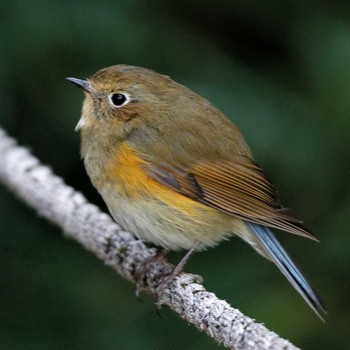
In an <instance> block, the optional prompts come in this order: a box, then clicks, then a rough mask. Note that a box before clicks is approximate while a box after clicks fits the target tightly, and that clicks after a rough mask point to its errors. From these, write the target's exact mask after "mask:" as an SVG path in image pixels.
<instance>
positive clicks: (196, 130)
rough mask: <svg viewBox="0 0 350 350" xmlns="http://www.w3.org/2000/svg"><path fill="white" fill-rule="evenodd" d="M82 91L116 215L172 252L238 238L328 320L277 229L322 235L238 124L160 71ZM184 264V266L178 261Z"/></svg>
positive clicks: (129, 74) (140, 71) (89, 163)
mask: <svg viewBox="0 0 350 350" xmlns="http://www.w3.org/2000/svg"><path fill="white" fill-rule="evenodd" d="M66 79H67V80H68V81H70V82H71V83H73V84H74V85H76V86H78V87H79V88H81V89H83V91H84V94H85V99H84V102H83V107H82V113H81V118H80V120H79V122H78V124H77V126H76V130H77V131H80V134H81V156H82V158H83V160H84V165H85V168H86V171H87V174H88V176H89V177H90V179H91V182H92V184H93V186H94V187H95V188H96V189H97V191H98V192H99V193H100V195H101V196H102V198H103V200H104V201H105V203H106V205H107V207H108V209H109V211H110V213H111V215H112V217H113V218H114V219H115V220H116V222H118V223H119V224H120V225H121V226H122V227H123V228H124V229H126V230H128V231H130V232H131V233H133V234H134V235H136V236H137V237H138V238H139V239H142V240H144V241H146V242H150V243H152V244H155V245H157V246H159V247H161V248H162V249H164V250H166V251H179V250H183V249H185V250H188V253H187V254H186V257H185V258H184V259H183V260H182V264H181V263H180V264H181V268H178V270H177V271H179V270H180V269H182V268H183V266H184V264H185V263H186V261H187V259H188V257H189V256H190V255H191V254H192V252H194V251H201V250H205V249H207V248H208V247H214V246H216V245H217V244H218V243H219V242H220V241H222V240H224V239H227V238H229V237H232V236H238V237H240V238H242V239H243V240H244V241H245V242H247V243H248V244H250V245H251V246H252V247H253V248H254V249H255V250H256V251H257V252H258V253H259V254H260V255H262V256H263V257H265V258H266V259H268V260H270V261H272V262H273V263H275V265H276V266H277V267H278V268H279V270H280V271H281V272H282V274H283V275H284V276H285V277H286V278H287V280H288V281H289V282H290V283H291V284H292V286H293V287H294V288H295V289H296V290H297V292H298V293H299V294H300V295H301V296H302V298H303V299H304V300H305V301H306V303H307V304H308V305H309V306H310V308H311V309H312V310H313V311H314V312H315V313H316V315H317V316H319V317H320V318H321V319H322V320H323V319H324V316H325V315H326V313H327V310H326V308H325V306H324V303H323V301H322V300H321V298H320V297H319V296H318V295H317V293H316V292H315V290H314V289H313V288H312V286H311V284H310V283H309V281H308V280H307V278H306V277H305V276H304V274H303V273H302V272H301V270H300V269H299V268H298V267H297V266H296V264H295V263H294V262H293V260H292V259H291V258H290V256H289V255H288V253H287V252H286V250H285V249H284V248H283V247H282V245H281V244H280V243H279V241H278V240H277V238H276V236H275V234H274V233H273V231H272V230H273V229H278V230H283V231H286V232H289V233H292V234H296V235H299V236H303V237H307V238H310V239H313V240H317V238H316V236H315V235H313V234H312V233H311V232H310V231H309V230H308V229H306V228H305V227H304V226H303V222H302V221H301V220H300V219H299V218H298V217H297V216H296V215H295V214H294V212H293V211H292V210H291V209H289V208H285V207H283V206H282V205H281V203H280V201H279V198H278V194H277V192H276V189H275V187H274V185H273V184H272V182H271V181H270V180H269V178H268V177H267V176H266V175H265V173H264V171H263V170H262V168H261V167H260V166H259V165H258V164H257V163H256V162H255V160H254V158H253V155H252V152H251V150H250V148H249V146H248V145H247V143H246V141H245V139H244V137H243V136H242V134H241V132H240V130H239V129H238V128H237V127H236V126H235V125H234V124H233V123H232V122H231V121H230V120H229V119H228V118H227V117H226V116H225V115H224V114H223V113H222V112H221V111H220V110H219V109H218V108H216V107H215V106H214V105H213V104H212V103H210V102H209V101H208V100H207V99H205V98H203V97H201V96H200V95H198V94H197V93H195V92H194V91H192V90H190V89H189V88H187V87H186V86H184V85H182V84H179V83H177V82H175V81H174V80H172V79H171V78H170V77H169V76H167V75H162V74H160V73H157V72H156V71H154V70H151V69H147V68H143V67H137V66H131V65H126V64H118V65H114V66H110V67H106V68H103V69H100V70H99V71H97V72H96V73H95V74H94V75H92V76H91V77H90V78H88V79H78V78H72V77H70V78H66ZM180 264H179V265H180Z"/></svg>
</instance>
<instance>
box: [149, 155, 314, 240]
mask: <svg viewBox="0 0 350 350" xmlns="http://www.w3.org/2000/svg"><path fill="white" fill-rule="evenodd" d="M144 166H145V170H146V172H147V173H148V175H149V176H151V177H152V178H153V179H154V180H156V181H157V182H159V183H161V184H163V185H165V186H167V187H170V188H171V189H173V190H175V191H177V192H179V193H181V194H183V195H185V196H187V197H190V198H192V199H194V200H196V201H198V202H200V203H203V204H205V205H208V206H210V207H212V208H216V209H218V210H221V211H223V212H225V213H227V214H230V215H232V216H235V217H239V218H241V219H244V220H247V221H250V222H253V223H257V224H261V225H265V226H269V227H273V228H277V229H280V230H284V231H288V232H290V233H294V234H297V235H301V236H305V237H308V238H312V239H317V238H316V237H315V236H314V235H313V234H311V232H309V231H308V230H307V229H305V228H304V227H303V226H302V221H301V220H299V219H298V218H297V217H296V216H294V214H293V213H292V211H291V210H290V209H287V208H283V207H282V206H281V204H280V203H279V201H278V197H277V193H276V190H275V188H274V186H273V185H272V183H271V181H270V180H269V179H268V178H267V177H266V176H265V174H264V172H263V171H262V169H261V168H260V167H259V166H258V165H257V164H256V163H255V162H254V161H253V160H252V159H250V158H249V157H245V156H237V157H235V159H234V160H230V161H227V160H224V161H217V162H199V163H197V164H195V165H194V166H193V167H192V168H189V169H184V168H183V167H182V166H180V165H177V164H175V165H174V164H171V165H170V164H167V163H164V162H157V161H154V160H151V161H148V162H147V163H146V164H145V165H144Z"/></svg>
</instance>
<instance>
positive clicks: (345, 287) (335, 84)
mask: <svg viewBox="0 0 350 350" xmlns="http://www.w3.org/2000/svg"><path fill="white" fill-rule="evenodd" d="M118 63H128V64H133V65H140V66H144V67H148V68H152V69H155V70H157V71H159V72H161V73H164V74H167V75H170V76H171V77H172V78H174V79H175V80H176V81H178V82H181V83H183V84H185V85H187V86H189V87H190V88H192V89H193V90H195V91H196V92H198V93H200V94H201V95H204V96H205V97H207V98H208V99H209V100H211V101H212V102H213V103H214V104H215V105H217V106H218V107H219V108H220V109H222V110H223V111H224V112H225V113H226V115H227V116H229V117H230V118H231V119H232V120H233V121H234V122H235V124H236V125H238V126H239V128H240V129H241V130H242V132H243V133H244V135H245V137H246V139H247V141H248V143H249V144H250V146H251V148H252V150H253V152H254V154H255V157H256V160H257V161H258V163H260V164H261V165H262V167H263V168H264V170H265V172H266V173H267V174H268V175H269V177H270V178H271V179H272V180H273V182H274V183H275V185H276V187H277V188H278V189H279V192H280V194H281V199H282V202H283V203H284V204H285V205H286V206H290V207H292V208H294V209H295V211H296V212H297V213H298V214H299V215H300V216H301V217H302V218H303V219H304V221H305V224H306V226H307V227H309V228H310V229H311V230H312V231H313V232H315V233H316V234H317V235H318V237H319V238H320V239H321V243H319V244H317V243H314V242H312V241H309V240H306V239H302V238H300V237H295V236H292V235H287V234H283V233H280V234H279V237H280V239H281V240H282V241H283V243H284V245H285V246H286V247H287V249H288V250H289V251H290V252H291V253H292V256H293V257H294V258H295V260H296V261H297V262H298V264H299V265H300V266H301V267H302V269H303V270H304V272H305V273H306V275H307V276H309V278H310V280H311V281H312V283H313V285H314V286H315V288H316V289H317V291H318V292H319V294H320V295H322V297H323V299H324V300H325V302H326V304H327V306H328V308H329V310H330V313H329V316H328V317H327V322H326V324H323V323H322V322H321V321H320V320H319V319H318V318H317V317H316V316H315V315H314V314H313V313H312V311H311V310H310V309H309V308H308V307H307V305H306V304H305V303H304V301H303V300H302V299H301V298H300V297H299V296H298V295H297V293H296V292H295V291H294V290H293V289H292V287H291V286H290V285H289V284H288V282H287V281H286V280H285V279H284V278H283V276H282V275H281V274H280V273H279V271H278V270H277V268H275V267H274V266H273V265H272V264H270V263H268V262H267V261H265V260H263V259H262V258H261V257H260V256H258V254H256V253H255V252H254V251H253V250H252V249H251V248H250V247H248V246H247V245H246V244H245V243H243V242H241V241H240V240H239V239H232V240H231V241H229V242H224V243H222V244H221V245H220V246H219V247H217V248H216V249H210V250H209V251H207V252H205V253H200V254H197V255H195V256H194V257H193V258H192V260H191V261H190V263H189V264H188V266H187V271H191V272H195V273H198V274H201V275H203V276H204V279H205V283H206V287H207V288H208V289H209V290H212V291H214V292H215V293H216V294H217V295H218V296H219V297H221V298H223V299H226V300H227V301H229V302H230V303H232V304H233V305H234V306H236V307H238V308H239V309H241V310H242V311H243V312H244V313H246V314H247V315H249V316H251V317H253V318H255V319H257V320H258V321H259V322H263V323H265V324H266V325H267V326H268V327H269V328H270V329H272V330H274V331H276V332H277V333H279V334H280V335H281V336H283V337H285V338H288V339H290V340H291V341H292V342H293V343H295V344H296V345H298V346H299V347H301V348H303V349H350V322H349V312H350V308H349V304H350V283H349V277H350V275H349V266H350V264H349V262H350V254H349V225H348V220H349V216H350V184H349V168H350V165H349V160H350V133H349V131H350V4H349V2H348V1H326V0H319V1H301V0H299V1H298V0H290V1H280V0H265V1H259V0H255V1H254V0H240V1H238V0H220V1H215V2H214V1H212V2H209V1H201V2H198V1H194V0H179V1H168V2H166V1H159V0H158V1H157V0H156V1H146V0H143V1H142V0H139V1H136V0H134V1H123V2H121V1H115V0H114V1H112V0H110V1H108V0H104V1H58V0H57V1H54V0H50V1H18V0H17V1H11V2H5V1H2V2H1V4H0V81H1V83H0V89H1V93H0V106H1V113H0V126H1V127H4V128H5V129H6V130H7V132H8V133H9V134H10V135H12V136H14V137H15V138H17V140H18V141H19V143H20V144H22V145H27V146H28V147H30V148H31V149H32V151H33V153H34V154H35V155H36V156H38V157H39V159H41V161H42V162H43V163H45V164H49V165H50V166H52V168H53V170H54V172H55V173H57V174H58V175H60V176H62V177H63V178H64V179H65V181H66V182H67V183H68V184H69V185H72V186H74V187H75V188H76V189H78V190H80V191H82V192H83V193H84V194H85V195H86V196H87V197H88V198H89V200H91V201H92V202H94V203H97V204H98V205H100V206H101V207H102V208H104V204H103V203H102V201H101V199H100V198H99V196H98V195H97V194H96V192H95V190H94V189H93V188H92V186H91V185H90V182H89V180H88V178H87V176H86V174H85V171H84V168H83V164H82V162H81V161H80V158H79V135H78V134H76V133H75V132H74V131H73V130H74V127H75V125H76V123H77V121H78V119H79V114H80V106H81V103H82V98H83V96H82V93H81V91H79V90H78V89H75V88H74V87H72V86H71V85H70V84H68V83H67V82H66V81H65V80H64V78H65V77H67V76H74V77H80V78H85V77H88V76H90V75H91V74H93V73H94V72H95V71H97V70H98V69H100V68H102V67H105V66H108V65H114V64H118ZM0 217H1V220H0V348H1V349H38V350H39V349H183V350H185V349H186V350H187V349H217V345H216V344H215V343H214V342H213V341H212V340H211V339H210V338H208V337H207V336H206V335H204V334H201V333H199V332H198V331H197V330H195V329H194V327H192V326H189V325H187V324H186V323H185V322H184V321H182V320H180V319H179V317H178V316H176V315H174V314H173V313H172V312H170V311H169V310H166V309H164V310H163V313H164V314H165V317H164V318H160V317H158V316H157V315H156V313H155V311H154V304H153V301H152V300H151V299H150V298H148V297H147V296H144V301H145V302H144V303H139V302H138V301H137V300H136V299H135V297H134V287H133V286H132V285H131V284H129V283H128V282H127V281H125V280H123V279H121V278H120V277H118V276H116V275H115V274H114V272H113V271H111V270H110V269H109V268H107V267H105V266H103V264H102V263H101V262H100V261H98V260H97V259H96V258H95V257H94V256H93V255H91V254H90V253H88V252H86V251H84V249H83V248H81V247H80V246H78V245H77V244H76V243H74V242H73V241H70V240H67V239H65V238H64V236H63V235H62V232H61V231H60V230H59V229H57V228H56V227H54V226H52V225H50V224H49V223H47V222H46V221H45V220H43V219H41V218H38V217H37V216H36V214H35V213H34V212H33V211H32V210H31V209H29V208H27V207H26V206H25V205H24V204H22V203H21V202H19V201H18V200H17V199H16V198H15V197H14V196H13V195H12V193H11V192H9V191H8V190H7V189H5V188H4V187H3V186H1V187H0ZM181 256H182V254H173V255H171V256H170V259H171V260H172V261H174V262H176V261H178V260H179V259H180V257H181Z"/></svg>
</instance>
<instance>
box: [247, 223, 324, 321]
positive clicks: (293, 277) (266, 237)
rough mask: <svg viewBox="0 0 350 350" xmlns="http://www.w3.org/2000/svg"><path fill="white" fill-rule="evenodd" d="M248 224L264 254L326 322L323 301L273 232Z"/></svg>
mask: <svg viewBox="0 0 350 350" xmlns="http://www.w3.org/2000/svg"><path fill="white" fill-rule="evenodd" d="M246 224H247V225H248V227H249V228H250V230H251V232H252V233H253V235H254V237H255V238H256V239H257V241H258V243H259V246H260V247H261V248H262V249H263V251H264V253H266V255H267V256H268V257H269V258H270V259H271V260H272V261H273V262H274V263H275V264H276V265H277V267H278V268H279V269H280V270H281V272H282V273H283V274H284V276H285V277H286V278H287V279H288V281H289V282H290V283H291V284H292V286H293V287H294V288H295V289H296V290H297V291H298V293H299V294H300V295H301V296H302V297H303V298H304V300H305V301H306V302H307V303H308V305H309V306H310V307H311V309H312V310H313V311H314V312H315V313H316V315H317V316H318V317H319V318H320V319H321V320H322V321H324V316H325V314H326V313H327V310H326V308H325V306H324V304H323V302H322V300H321V299H320V297H319V296H318V295H317V294H316V292H315V291H314V290H313V288H312V287H311V285H310V283H309V282H308V280H307V279H306V278H305V277H304V275H303V274H302V272H301V271H300V270H299V269H298V267H297V266H296V265H295V263H294V262H293V260H292V259H291V258H290V257H289V256H288V254H287V252H286V251H285V250H284V248H283V247H282V245H281V244H280V243H279V242H278V240H277V238H276V237H275V235H274V234H273V232H272V231H271V230H270V229H269V228H268V227H265V226H261V225H259V224H255V223H252V222H246ZM264 255H265V254H264Z"/></svg>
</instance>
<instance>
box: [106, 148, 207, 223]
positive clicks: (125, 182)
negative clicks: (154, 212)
mask: <svg viewBox="0 0 350 350" xmlns="http://www.w3.org/2000/svg"><path fill="white" fill-rule="evenodd" d="M144 164H147V162H146V161H144V160H143V159H141V158H139V157H138V156H137V154H136V152H135V151H134V150H133V149H132V148H131V147H130V146H128V145H127V144H126V143H123V144H121V146H120V147H119V149H118V152H117V154H116V156H115V157H114V158H111V160H110V162H109V164H108V166H107V168H106V174H107V177H106V180H107V182H109V183H111V184H113V185H114V186H115V187H116V188H117V190H118V192H119V195H122V196H125V197H126V198H129V199H130V201H132V200H138V199H142V198H147V197H148V198H155V199H158V200H160V201H161V202H164V203H166V204H168V205H169V206H170V207H172V208H174V209H175V210H179V211H181V212H182V213H183V214H185V215H189V216H193V217H196V216H197V215H199V214H200V213H199V212H198V210H199V209H200V208H201V207H202V209H203V207H205V206H204V205H203V204H200V203H198V202H196V201H194V200H192V199H190V198H188V197H185V196H183V195H181V194H180V193H177V192H175V191H173V190H172V189H170V188H168V187H166V186H164V185H162V184H160V183H158V182H157V181H155V180H154V179H152V178H151V177H150V176H148V175H147V174H146V173H145V171H144V170H143V168H142V166H143V165H144ZM114 186H113V187H114Z"/></svg>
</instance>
